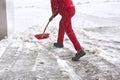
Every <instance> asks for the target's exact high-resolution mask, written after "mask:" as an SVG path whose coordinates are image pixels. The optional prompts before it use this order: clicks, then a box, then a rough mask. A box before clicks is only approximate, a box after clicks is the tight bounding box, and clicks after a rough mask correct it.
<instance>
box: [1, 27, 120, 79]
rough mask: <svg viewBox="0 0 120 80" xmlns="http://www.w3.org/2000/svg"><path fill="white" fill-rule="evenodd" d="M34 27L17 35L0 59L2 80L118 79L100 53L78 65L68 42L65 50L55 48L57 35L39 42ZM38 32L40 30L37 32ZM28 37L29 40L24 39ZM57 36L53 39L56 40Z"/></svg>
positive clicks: (85, 58)
mask: <svg viewBox="0 0 120 80" xmlns="http://www.w3.org/2000/svg"><path fill="white" fill-rule="evenodd" d="M35 29H36V30H37V28H36V27H34V28H33V27H32V28H30V29H29V30H28V32H29V33H28V32H27V34H26V31H25V32H23V33H20V34H17V36H15V35H14V37H13V39H12V41H11V44H10V45H9V46H8V47H7V48H6V50H5V52H4V54H3V55H2V56H1V57H0V80H119V79H120V76H119V75H120V71H119V67H116V65H114V64H112V63H110V62H108V61H107V60H105V59H104V58H102V57H100V56H99V55H98V54H96V53H95V54H93V53H92V52H91V53H90V52H89V50H86V51H87V55H86V56H84V57H83V58H81V59H80V61H78V62H73V61H71V57H72V56H74V55H75V52H74V50H73V49H71V50H70V48H71V45H70V42H69V40H67V39H65V40H66V43H65V45H66V47H64V48H63V49H57V48H55V47H54V46H53V41H54V39H55V38H56V35H55V34H53V33H54V32H52V33H51V35H50V37H49V38H48V39H44V40H36V39H34V38H33V37H32V36H33V35H32V32H33V31H32V30H35ZM38 32H39V31H38ZM27 35H29V37H27V38H25V37H26V36H27ZM53 36H54V37H53Z"/></svg>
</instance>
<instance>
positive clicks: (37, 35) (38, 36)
mask: <svg viewBox="0 0 120 80" xmlns="http://www.w3.org/2000/svg"><path fill="white" fill-rule="evenodd" d="M49 23H50V21H48V23H47V25H46V27H45V29H44V31H43V33H42V34H36V35H34V36H35V37H36V38H37V39H44V38H48V37H49V33H45V31H46V29H47V27H48V25H49Z"/></svg>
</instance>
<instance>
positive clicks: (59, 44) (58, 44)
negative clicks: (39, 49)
mask: <svg viewBox="0 0 120 80" xmlns="http://www.w3.org/2000/svg"><path fill="white" fill-rule="evenodd" d="M54 46H55V47H57V48H63V44H62V43H54Z"/></svg>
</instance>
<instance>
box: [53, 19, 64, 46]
mask: <svg viewBox="0 0 120 80" xmlns="http://www.w3.org/2000/svg"><path fill="white" fill-rule="evenodd" d="M64 34H65V31H64V21H63V18H62V19H61V20H60V23H59V30H58V39H57V42H56V43H54V46H55V47H57V48H63V47H64V45H63V41H64Z"/></svg>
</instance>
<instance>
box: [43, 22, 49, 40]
mask: <svg viewBox="0 0 120 80" xmlns="http://www.w3.org/2000/svg"><path fill="white" fill-rule="evenodd" d="M49 23H50V21H48V23H47V25H46V26H45V29H44V31H43V33H42V36H41V37H42V38H43V36H44V34H45V31H46V29H47V27H48V25H49Z"/></svg>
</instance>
